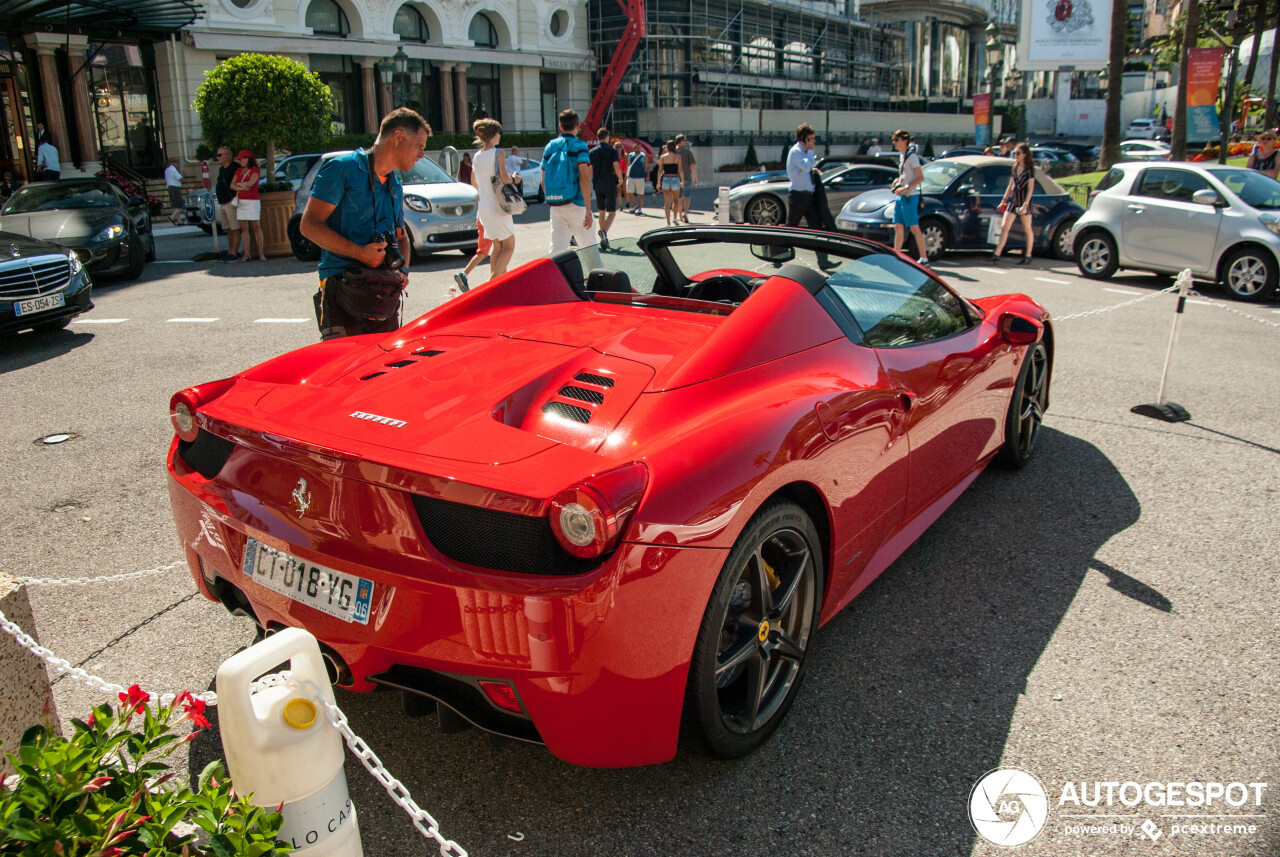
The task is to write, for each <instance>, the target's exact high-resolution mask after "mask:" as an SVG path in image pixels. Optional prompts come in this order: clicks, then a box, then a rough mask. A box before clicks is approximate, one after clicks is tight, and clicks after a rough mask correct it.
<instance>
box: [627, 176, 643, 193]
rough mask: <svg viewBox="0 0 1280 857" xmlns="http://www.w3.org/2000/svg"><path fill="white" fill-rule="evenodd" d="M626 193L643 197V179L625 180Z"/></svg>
mask: <svg viewBox="0 0 1280 857" xmlns="http://www.w3.org/2000/svg"><path fill="white" fill-rule="evenodd" d="M627 193H629V194H631V195H632V196H644V179H627Z"/></svg>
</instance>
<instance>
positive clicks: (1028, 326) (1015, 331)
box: [999, 312, 1044, 345]
mask: <svg viewBox="0 0 1280 857" xmlns="http://www.w3.org/2000/svg"><path fill="white" fill-rule="evenodd" d="M999 329H1000V337H1001V338H1002V339H1004V341H1005V342H1007V343H1009V344H1010V345H1034V344H1035V343H1037V342H1039V341H1040V337H1041V336H1043V335H1044V325H1043V324H1041V323H1040V322H1038V321H1036V320H1035V319H1033V318H1028V317H1027V316H1025V315H1019V314H1018V313H1016V312H1007V313H1005V314H1004V315H1002V316H1000V324H999Z"/></svg>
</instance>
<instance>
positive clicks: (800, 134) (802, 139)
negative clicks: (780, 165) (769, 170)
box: [787, 122, 823, 229]
mask: <svg viewBox="0 0 1280 857" xmlns="http://www.w3.org/2000/svg"><path fill="white" fill-rule="evenodd" d="M817 141H818V134H817V132H816V131H814V130H813V126H812V125H810V124H809V123H807V122H806V123H804V124H803V125H800V126H799V127H798V128H796V144H795V145H794V146H792V147H791V151H789V152H787V179H788V180H789V181H790V182H791V188H790V190H791V192H790V193H789V194H787V225H788V226H799V225H800V219H801V218H804V220H805V222H807V223H808V224H809V228H810V229H821V228H822V222H823V221H822V213H821V212H820V211H818V209H817V208H816V200H815V199H814V193H813V191H814V183H813V181H814V176H815V175H816V174H817V167H816V166H815V162H814V158H813V147H814V146H815V145H816V143H817Z"/></svg>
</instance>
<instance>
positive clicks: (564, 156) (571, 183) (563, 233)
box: [542, 109, 595, 255]
mask: <svg viewBox="0 0 1280 857" xmlns="http://www.w3.org/2000/svg"><path fill="white" fill-rule="evenodd" d="M542 188H543V195H544V197H545V198H546V202H547V205H549V206H550V207H551V255H555V254H556V253H559V252H561V251H562V250H568V249H569V239H570V238H573V239H574V240H575V241H577V242H578V246H579V247H587V246H589V245H591V244H594V243H595V240H594V239H593V238H592V237H591V224H592V217H591V161H590V157H589V155H588V149H587V144H586V143H585V142H583V141H582V140H580V139H578V112H577V111H576V110H573V109H569V110H562V111H560V136H559V137H556V138H555V139H554V140H552V141H551V142H550V143H548V144H547V145H546V148H544V149H543V150H542Z"/></svg>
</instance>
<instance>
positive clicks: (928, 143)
mask: <svg viewBox="0 0 1280 857" xmlns="http://www.w3.org/2000/svg"><path fill="white" fill-rule="evenodd" d="M920 154H921V155H924V156H925V157H926V158H932V157H933V156H934V155H933V136H932V135H930V136H928V137H925V138H924V151H922V152H921V153H920Z"/></svg>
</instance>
